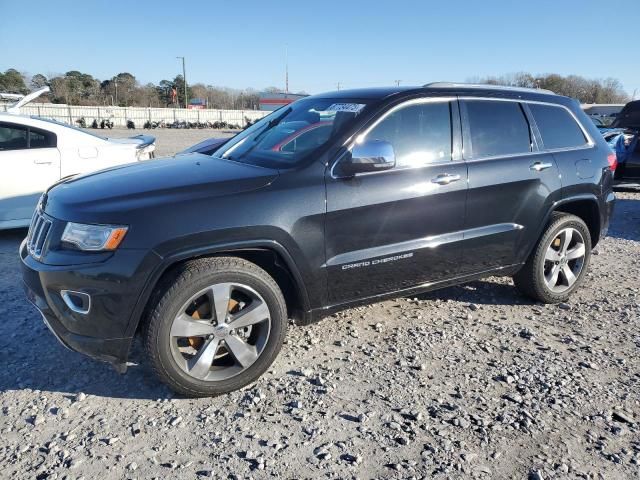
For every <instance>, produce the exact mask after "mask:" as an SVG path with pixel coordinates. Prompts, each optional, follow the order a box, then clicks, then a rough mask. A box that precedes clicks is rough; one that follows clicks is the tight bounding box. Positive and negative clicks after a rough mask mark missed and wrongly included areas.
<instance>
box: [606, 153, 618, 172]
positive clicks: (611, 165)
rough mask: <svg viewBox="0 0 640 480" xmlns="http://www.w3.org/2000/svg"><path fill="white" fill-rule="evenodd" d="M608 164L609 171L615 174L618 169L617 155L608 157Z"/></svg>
mask: <svg viewBox="0 0 640 480" xmlns="http://www.w3.org/2000/svg"><path fill="white" fill-rule="evenodd" d="M607 163H609V170H611V171H612V172H615V171H616V167H617V166H618V157H616V154H615V153H610V154H609V155H607Z"/></svg>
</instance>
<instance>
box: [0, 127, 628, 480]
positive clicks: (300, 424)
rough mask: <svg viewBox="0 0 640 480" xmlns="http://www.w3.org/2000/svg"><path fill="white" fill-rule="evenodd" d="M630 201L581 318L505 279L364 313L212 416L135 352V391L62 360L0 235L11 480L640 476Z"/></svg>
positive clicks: (6, 460) (96, 369)
mask: <svg viewBox="0 0 640 480" xmlns="http://www.w3.org/2000/svg"><path fill="white" fill-rule="evenodd" d="M163 133H164V132H163ZM173 133H174V132H171V133H169V132H168V131H167V134H169V135H173ZM188 133H189V134H190V135H191V134H200V133H202V134H203V136H208V135H207V134H209V133H210V132H206V131H189V132H188ZM193 140H196V139H195V138H193ZM189 141H191V140H189ZM618 197H619V199H620V200H619V203H618V206H617V211H616V215H615V218H614V221H613V225H612V229H611V236H610V237H609V238H607V239H606V240H605V241H604V242H602V243H601V245H600V246H599V247H598V255H597V256H594V257H593V264H592V268H591V273H590V274H589V276H588V279H587V282H586V285H585V287H583V288H582V289H581V290H580V291H579V292H578V293H577V294H576V295H575V296H574V297H573V298H572V299H571V302H570V303H567V304H563V305H557V306H545V305H541V304H534V303H531V302H530V301H529V300H527V299H525V298H523V297H520V296H518V295H517V294H516V292H515V290H514V289H513V287H512V284H511V282H510V280H508V279H503V278H491V279H488V280H486V281H480V282H474V283H471V284H468V285H465V286H460V287H454V288H448V289H446V290H442V291H439V292H433V293H430V294H425V295H422V296H419V297H416V298H401V299H397V300H393V301H387V302H383V303H379V304H376V305H372V306H368V307H361V308H355V309H352V310H349V311H346V312H343V313H340V314H338V315H335V316H333V317H330V318H327V319H325V320H324V321H322V322H321V323H318V324H315V325H313V326H310V327H292V328H291V330H290V334H289V338H288V342H287V343H286V344H285V346H284V348H283V351H282V353H281V355H280V357H279V358H278V359H277V360H276V362H275V363H274V365H273V367H272V368H271V370H270V371H269V372H268V373H267V374H265V375H264V377H263V378H261V379H260V380H259V381H258V382H257V383H256V384H255V385H253V386H251V387H249V388H247V389H245V390H244V391H240V392H235V393H233V394H230V395H227V396H224V397H219V398H215V399H198V400H193V399H183V398H176V397H174V396H173V395H172V394H171V393H170V392H169V391H168V390H167V389H166V388H164V387H163V386H161V385H159V384H158V383H157V381H156V379H155V378H154V377H153V375H152V374H151V372H150V369H149V367H148V366H147V364H146V362H145V360H144V358H143V357H142V355H141V352H140V348H139V345H136V346H135V348H134V351H133V359H134V360H136V361H138V362H140V365H139V366H137V367H134V368H131V369H130V370H129V373H128V374H127V375H125V376H120V375H118V374H117V373H115V372H114V371H113V370H112V369H111V368H110V367H108V366H107V365H105V364H101V363H97V362H94V361H91V360H89V359H87V358H85V357H83V356H81V355H79V354H76V353H73V352H70V351H67V350H65V349H63V348H62V347H61V346H60V345H59V344H58V343H57V342H56V340H55V339H54V337H53V336H52V335H51V334H50V333H49V332H48V331H47V330H46V328H45V326H44V325H43V324H42V322H41V320H40V316H39V314H38V313H37V312H36V311H35V309H34V308H33V307H31V306H30V305H28V304H27V302H26V301H25V299H24V296H23V294H22V291H21V286H20V275H19V260H18V257H17V253H16V252H17V248H18V244H19V242H20V240H21V239H22V238H23V237H24V235H25V233H26V232H25V231H24V230H18V231H10V232H0V312H1V313H2V315H1V318H2V320H3V321H2V322H1V323H0V359H1V363H2V367H3V368H2V370H1V372H0V406H1V409H2V415H1V416H0V435H1V437H0V438H1V439H2V441H1V442H0V469H1V470H0V471H1V472H2V473H1V474H0V476H1V477H3V478H41V479H44V478H48V479H53V478H59V479H62V478H68V479H75V478H87V479H90V478H207V477H214V478H226V477H230V478H248V477H251V478H266V477H283V478H317V477H325V478H356V477H358V478H433V477H436V478H487V479H488V478H522V479H527V478H528V479H549V478H563V479H564V478H588V479H600V478H602V479H618V478H638V477H639V476H640V466H639V463H640V328H639V327H640V293H639V285H638V274H639V272H640V193H637V192H635V193H634V192H625V193H620V194H619V195H618Z"/></svg>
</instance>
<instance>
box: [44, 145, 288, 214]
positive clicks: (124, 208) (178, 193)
mask: <svg viewBox="0 0 640 480" xmlns="http://www.w3.org/2000/svg"><path fill="white" fill-rule="evenodd" d="M277 175H278V171H277V170H272V169H268V168H263V167H256V166H254V165H248V164H243V163H237V162H232V161H230V160H224V159H221V158H214V157H210V156H207V155H201V154H197V153H196V154H191V155H181V156H180V157H170V158H161V159H156V160H152V161H149V162H142V163H131V164H127V165H122V166H116V167H113V168H109V169H106V170H100V171H97V172H92V173H87V174H84V175H79V176H74V177H71V178H68V179H65V180H62V181H60V182H58V183H57V184H56V185H54V186H53V187H52V188H51V189H50V190H49V191H47V193H46V206H45V211H46V212H47V213H48V214H49V215H51V216H53V217H55V218H58V219H61V220H68V221H78V222H86V223H110V222H114V221H115V222H117V221H119V218H122V217H123V216H126V214H127V212H132V211H140V210H143V209H145V208H157V207H162V206H163V205H179V204H180V203H189V202H193V201H197V200H201V199H208V198H213V197H220V196H224V195H230V194H235V193H241V192H247V191H251V190H256V189H258V188H261V187H263V186H265V185H268V184H269V183H271V182H272V181H273V180H274V179H275V178H276V177H277Z"/></svg>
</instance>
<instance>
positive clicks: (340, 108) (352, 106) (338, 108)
mask: <svg viewBox="0 0 640 480" xmlns="http://www.w3.org/2000/svg"><path fill="white" fill-rule="evenodd" d="M363 108H364V104H363V103H334V104H333V105H331V106H329V107H328V108H326V109H325V112H352V113H359V112H360V110H362V109H363Z"/></svg>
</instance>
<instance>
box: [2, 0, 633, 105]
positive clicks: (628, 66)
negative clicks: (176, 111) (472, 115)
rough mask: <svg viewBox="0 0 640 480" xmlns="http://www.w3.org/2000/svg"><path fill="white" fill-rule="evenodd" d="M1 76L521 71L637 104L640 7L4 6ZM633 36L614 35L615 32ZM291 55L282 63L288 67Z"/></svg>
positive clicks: (300, 85)
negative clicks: (578, 80)
mask: <svg viewBox="0 0 640 480" xmlns="http://www.w3.org/2000/svg"><path fill="white" fill-rule="evenodd" d="M0 12H2V14H1V15H0V70H1V71H4V70H6V69H7V68H16V69H17V70H19V71H21V72H26V73H28V74H31V75H33V74H36V73H44V74H45V75H47V76H49V75H51V74H59V73H64V72H66V71H69V70H80V71H82V72H86V73H90V74H92V75H94V76H95V77H97V78H99V79H100V80H104V79H107V78H111V77H112V76H114V75H115V74H117V73H120V72H130V73H132V74H134V75H135V76H136V78H138V80H139V81H141V82H142V83H147V82H154V83H158V82H159V81H160V80H162V79H172V78H174V77H175V76H176V75H177V74H179V73H181V71H182V64H181V61H180V60H178V59H176V56H185V57H186V67H187V81H188V83H190V84H191V83H196V82H201V83H205V84H207V85H216V86H226V87H233V88H247V87H252V88H256V89H262V88H265V87H268V86H276V87H280V88H284V83H285V80H284V78H285V73H284V72H285V58H288V65H289V90H290V91H293V92H296V91H301V90H304V91H306V92H308V93H319V92H323V91H327V90H335V89H336V88H337V86H338V84H339V85H340V88H357V87H369V86H378V85H393V84H395V83H396V81H398V80H399V81H400V84H401V85H421V84H424V83H428V82H432V81H468V80H470V79H474V78H480V77H485V76H492V75H502V74H508V73H515V72H521V71H526V72H531V73H534V74H544V73H559V74H562V75H568V74H577V75H582V76H585V77H588V78H605V77H614V78H617V79H618V80H620V81H621V82H622V84H623V86H624V88H625V90H626V91H627V92H628V93H629V94H630V95H631V94H633V92H634V90H637V93H636V98H640V60H639V58H640V56H639V54H638V51H639V49H640V33H639V30H638V28H637V26H638V25H640V3H639V2H638V0H628V1H627V0H608V1H605V0H597V1H596V0H581V1H579V0H564V1H562V0H555V1H550V0H535V1H515V0H512V1H503V0H496V1H492V0H483V1H458V0H447V1H437V2H436V1H429V0H422V1H403V0H393V1H388V0H370V1H361V0H341V1H335V0H307V1H300V0H298V1H295V2H294V1H288V0H282V1H278V0H272V1H268V2H267V1H264V0H262V1H258V0H256V1H254V0H243V1H235V2H232V1H224V0H218V1H215V0H209V1H178V2H176V1H171V2H169V1H165V0H155V1H147V0H137V1H131V0H129V1H122V0H109V1H106V0H93V1H85V0H79V1H68V0H53V1H52V0H47V1H40V0H30V1H29V2H20V1H15V0H0ZM621 22H623V23H624V24H626V25H629V26H630V27H629V28H620V27H619V26H618V24H619V23H621ZM285 52H286V55H285Z"/></svg>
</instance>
